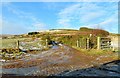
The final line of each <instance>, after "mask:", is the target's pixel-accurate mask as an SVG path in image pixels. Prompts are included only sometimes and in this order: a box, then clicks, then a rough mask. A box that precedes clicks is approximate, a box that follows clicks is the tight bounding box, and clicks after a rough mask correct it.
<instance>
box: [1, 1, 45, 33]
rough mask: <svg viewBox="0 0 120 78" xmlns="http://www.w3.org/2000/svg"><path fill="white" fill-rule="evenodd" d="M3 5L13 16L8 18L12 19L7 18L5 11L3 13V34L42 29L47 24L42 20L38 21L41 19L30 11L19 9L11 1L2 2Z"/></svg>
mask: <svg viewBox="0 0 120 78" xmlns="http://www.w3.org/2000/svg"><path fill="white" fill-rule="evenodd" d="M3 6H4V7H6V8H5V9H6V10H8V11H9V12H10V13H12V14H13V15H14V16H15V17H13V19H12V18H10V19H12V20H9V19H7V17H6V14H7V13H6V14H3V16H4V18H5V20H4V22H3V26H2V30H3V32H2V33H3V34H4V33H10V34H20V33H26V32H30V31H38V30H44V29H46V28H47V25H46V24H45V23H43V22H40V21H41V19H40V18H37V17H36V16H34V15H33V14H32V13H28V12H26V11H23V10H20V9H19V8H18V7H17V6H15V5H14V4H12V3H4V4H3ZM15 19H16V20H15ZM25 21H26V22H25Z"/></svg>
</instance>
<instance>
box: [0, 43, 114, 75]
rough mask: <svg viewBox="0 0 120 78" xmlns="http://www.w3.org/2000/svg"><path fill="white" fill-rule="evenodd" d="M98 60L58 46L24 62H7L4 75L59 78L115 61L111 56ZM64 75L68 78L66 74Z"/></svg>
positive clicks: (66, 47)
mask: <svg viewBox="0 0 120 78" xmlns="http://www.w3.org/2000/svg"><path fill="white" fill-rule="evenodd" d="M96 58H98V57H97V56H95V57H92V56H88V55H86V54H84V53H82V52H79V51H78V50H76V49H73V48H71V47H68V46H66V45H62V46H58V47H57V48H56V49H50V50H48V51H43V52H40V53H38V54H36V55H31V56H30V57H27V58H24V59H22V60H16V61H14V60H13V61H11V63H7V62H6V63H4V64H3V66H2V68H3V71H2V74H17V75H23V76H26V75H27V76H51V75H58V76H59V73H62V72H63V73H65V72H66V73H67V75H70V74H69V73H70V72H73V71H76V70H78V69H85V68H90V67H93V66H100V65H102V64H104V63H107V62H110V61H113V60H115V59H113V58H111V57H109V55H108V56H107V57H102V58H101V59H100V60H96ZM102 59H103V60H102ZM32 69H33V70H32ZM13 70H14V71H13ZM24 70H25V71H24ZM11 71H12V73H11ZM84 74H85V73H84ZM62 75H63V76H66V75H64V74H62ZM62 75H60V76H62Z"/></svg>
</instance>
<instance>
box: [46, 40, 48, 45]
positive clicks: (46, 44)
mask: <svg viewBox="0 0 120 78" xmlns="http://www.w3.org/2000/svg"><path fill="white" fill-rule="evenodd" d="M46 47H48V40H47V39H46Z"/></svg>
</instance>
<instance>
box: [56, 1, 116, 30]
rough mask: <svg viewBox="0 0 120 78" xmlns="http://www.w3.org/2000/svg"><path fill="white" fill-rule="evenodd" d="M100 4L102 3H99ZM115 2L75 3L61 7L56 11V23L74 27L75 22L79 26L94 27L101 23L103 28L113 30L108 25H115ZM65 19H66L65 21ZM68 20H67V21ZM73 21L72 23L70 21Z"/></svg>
mask: <svg viewBox="0 0 120 78" xmlns="http://www.w3.org/2000/svg"><path fill="white" fill-rule="evenodd" d="M101 4H102V5H101ZM117 8H118V6H117V3H109V2H107V3H92V2H91V3H75V4H72V5H71V6H68V7H66V8H64V9H62V10H61V11H60V12H59V13H58V18H59V19H58V24H59V25H61V26H63V27H67V25H69V27H71V28H72V27H74V26H75V25H74V24H75V23H78V24H79V27H80V26H87V27H95V26H98V24H101V25H100V26H101V27H100V28H105V29H107V30H109V31H111V32H113V31H114V32H115V30H112V28H110V29H109V26H111V27H113V29H114V26H116V23H117V22H116V21H117V17H116V15H117V14H116V13H117ZM66 20H67V21H66ZM68 20H69V21H68ZM72 22H73V23H72Z"/></svg>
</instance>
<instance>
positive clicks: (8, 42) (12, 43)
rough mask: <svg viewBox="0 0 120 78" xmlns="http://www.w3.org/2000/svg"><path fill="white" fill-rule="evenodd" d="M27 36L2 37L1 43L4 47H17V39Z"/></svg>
mask: <svg viewBox="0 0 120 78" xmlns="http://www.w3.org/2000/svg"><path fill="white" fill-rule="evenodd" d="M24 39H25V38H19V39H0V44H1V47H0V49H2V48H17V46H16V45H17V41H18V40H24Z"/></svg>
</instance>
